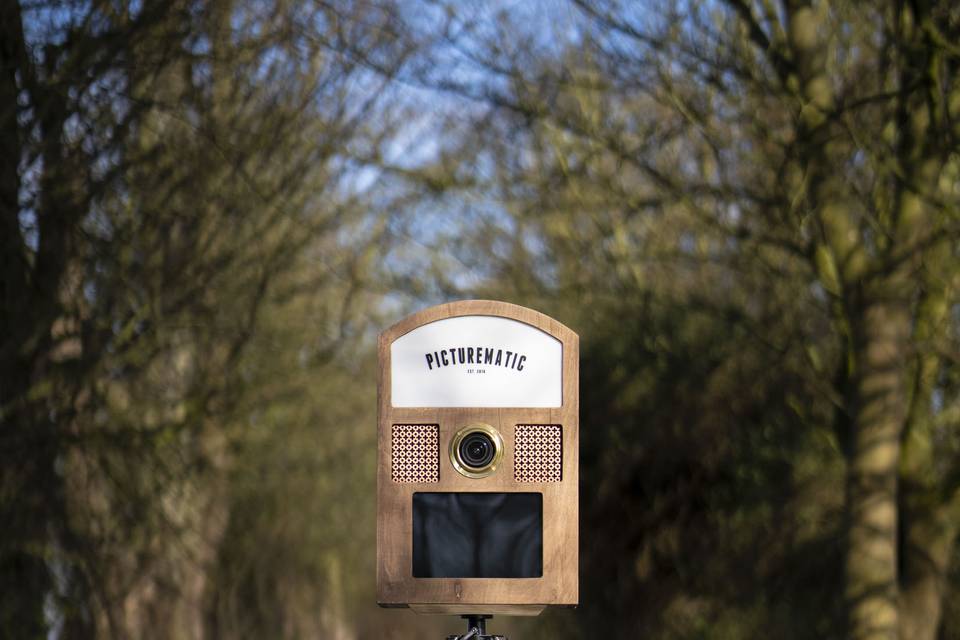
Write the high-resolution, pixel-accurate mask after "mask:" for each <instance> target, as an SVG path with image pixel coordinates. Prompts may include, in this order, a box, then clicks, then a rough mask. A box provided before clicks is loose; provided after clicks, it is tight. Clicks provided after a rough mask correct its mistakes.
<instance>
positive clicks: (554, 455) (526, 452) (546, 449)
mask: <svg viewBox="0 0 960 640" xmlns="http://www.w3.org/2000/svg"><path fill="white" fill-rule="evenodd" d="M515 435H516V437H515V440H514V446H513V477H514V479H515V480H516V481H517V482H560V480H562V479H563V473H562V470H563V427H561V426H560V425H558V424H518V425H517V428H516V432H515Z"/></svg>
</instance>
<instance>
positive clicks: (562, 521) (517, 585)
mask: <svg viewBox="0 0 960 640" xmlns="http://www.w3.org/2000/svg"><path fill="white" fill-rule="evenodd" d="M476 315H492V316H500V317H505V318H511V319H514V320H519V321H521V322H525V323H527V324H529V325H532V326H533V327H536V328H538V329H541V330H542V331H544V332H546V333H548V334H550V335H552V336H553V337H555V338H557V339H558V340H560V342H561V343H562V346H563V373H562V388H563V393H562V396H563V399H562V405H561V406H560V407H558V408H532V409H531V408H429V407H424V408H395V407H393V406H392V404H391V399H390V388H391V386H390V371H391V363H390V345H391V344H392V342H393V341H394V340H396V339H397V338H398V337H400V336H402V335H404V334H405V333H407V332H409V331H411V330H413V329H415V328H416V327H419V326H421V325H424V324H427V323H429V322H433V321H435V320H439V319H442V318H448V317H456V316H476ZM379 355H380V372H381V373H380V379H379V385H378V391H379V393H378V396H379V426H378V429H379V432H378V453H379V455H378V465H377V510H378V516H377V559H378V562H377V566H378V573H377V600H378V602H379V603H380V604H382V605H384V606H405V605H415V606H414V608H416V609H418V610H424V611H432V612H440V613H461V612H464V611H470V610H471V607H472V605H499V608H498V610H499V611H507V610H509V607H508V605H523V606H522V607H518V608H517V612H523V611H537V610H538V609H537V608H536V606H534V605H568V606H569V605H575V604H577V601H578V496H577V490H578V482H579V460H578V451H579V421H578V414H579V371H578V358H579V339H578V337H577V335H576V334H575V333H573V332H572V331H571V330H569V329H567V328H566V327H564V326H563V325H562V324H560V323H558V322H557V321H555V320H553V319H552V318H549V317H548V316H545V315H543V314H540V313H538V312H536V311H533V310H531V309H526V308H524V307H519V306H516V305H512V304H508V303H503V302H494V301H486V300H471V301H463V302H455V303H450V304H445V305H439V306H437V307H431V308H430V309H426V310H425V311H422V312H420V313H418V314H414V315H413V316H410V317H409V318H406V319H405V320H403V321H401V322H400V323H398V324H396V325H394V326H393V327H391V328H390V329H388V330H387V331H385V332H384V333H383V334H382V335H381V336H380V343H379ZM474 422H484V423H487V424H489V425H491V426H493V427H494V428H495V429H497V430H498V431H499V433H500V435H501V437H502V438H503V443H504V452H503V459H502V461H501V462H500V464H499V466H498V468H497V470H496V471H495V472H494V473H493V474H492V475H490V476H488V477H486V478H480V479H473V478H467V477H465V476H463V475H461V474H460V473H458V472H457V471H456V469H454V467H453V465H452V463H451V460H450V456H449V449H450V441H451V439H452V438H453V436H454V434H456V432H457V431H458V430H460V429H461V428H463V427H465V426H467V425H469V424H471V423H474ZM396 424H403V425H416V424H424V425H437V426H438V427H439V449H440V467H439V482H428V483H418V482H395V481H394V480H393V479H392V477H391V435H392V432H393V425H396ZM521 424H522V425H540V424H542V425H560V426H561V428H562V441H563V446H562V476H561V478H562V479H561V480H560V481H558V482H557V481H551V482H518V481H517V480H516V479H515V477H514V444H515V442H514V439H515V430H516V425H521ZM418 491H429V492H436V491H443V492H448V491H449V492H539V493H541V494H542V496H543V576H542V577H540V578H414V577H413V570H412V566H413V559H412V553H413V550H412V549H413V545H412V522H413V515H412V501H413V494H414V493H415V492H418ZM504 607H506V608H504ZM472 610H474V611H477V612H483V611H482V610H483V607H482V606H480V607H477V608H474V609H472Z"/></svg>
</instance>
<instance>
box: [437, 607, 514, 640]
mask: <svg viewBox="0 0 960 640" xmlns="http://www.w3.org/2000/svg"><path fill="white" fill-rule="evenodd" d="M460 617H461V618H463V619H464V620H466V621H467V632H466V633H465V634H464V635H462V636H447V640H507V638H506V637H505V636H494V635H487V620H488V619H489V618H492V617H493V616H491V615H486V614H473V613H471V614H469V615H465V616H460Z"/></svg>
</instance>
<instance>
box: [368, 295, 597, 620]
mask: <svg viewBox="0 0 960 640" xmlns="http://www.w3.org/2000/svg"><path fill="white" fill-rule="evenodd" d="M379 364H380V373H379V383H378V390H379V393H378V397H379V400H378V402H379V425H378V437H377V446H378V463H377V601H378V602H379V603H380V605H381V606H386V607H410V608H412V609H414V610H416V611H419V612H421V613H448V614H465V613H489V614H498V613H499V614H516V615H536V614H538V613H540V612H541V611H542V610H543V609H544V608H545V607H547V606H574V605H576V604H577V601H578V495H577V484H578V465H579V461H578V448H579V338H578V337H577V334H575V333H574V332H573V331H571V330H570V329H568V328H567V327H565V326H564V325H562V324H561V323H559V322H557V321H556V320H554V319H553V318H550V317H548V316H545V315H543V314H542V313H538V312H537V311H533V310H532V309H527V308H524V307H520V306H517V305H513V304H508V303H505V302H495V301H490V300H467V301H462V302H453V303H449V304H442V305H438V306H435V307H431V308H429V309H425V310H423V311H421V312H419V313H415V314H413V315H412V316H409V317H408V318H406V319H404V320H402V321H400V322H399V323H397V324H395V325H394V326H392V327H390V328H389V329H387V330H386V331H384V332H383V333H382V334H381V335H380V342H379Z"/></svg>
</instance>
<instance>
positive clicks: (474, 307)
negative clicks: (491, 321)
mask: <svg viewBox="0 0 960 640" xmlns="http://www.w3.org/2000/svg"><path fill="white" fill-rule="evenodd" d="M458 316H498V317H501V318H510V319H512V320H517V321H519V322H523V323H525V324H528V325H530V326H532V327H535V328H537V329H540V330H541V331H543V332H544V333H548V334H550V335H551V336H553V337H554V338H556V339H557V340H559V341H560V342H562V343H563V344H564V346H565V347H567V348H571V347H575V346H577V345H578V344H579V341H580V337H579V336H578V335H577V334H576V332H575V331H573V330H572V329H570V328H569V327H567V326H566V325H564V324H563V323H561V322H560V321H558V320H556V319H554V318H551V317H550V316H548V315H546V314H543V313H540V312H539V311H535V310H533V309H530V308H527V307H521V306H520V305H518V304H511V303H509V302H501V301H499V300H458V301H456V302H447V303H444V304H438V305H436V306H433V307H428V308H426V309H423V310H422V311H418V312H417V313H414V314H411V315H409V316H407V317H406V318H404V319H403V320H400V321H399V322H397V323H396V324H394V325H393V326H391V327H389V328H388V329H386V330H384V331H383V333H381V334H380V341H381V343H385V344H386V345H389V344H390V343H392V342H393V341H394V340H396V339H397V338H399V337H400V336H402V335H404V334H406V333H409V332H410V331H413V330H414V329H416V328H417V327H421V326H423V325H425V324H430V323H431V322H436V321H437V320H443V319H444V318H456V317H458Z"/></svg>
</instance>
